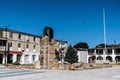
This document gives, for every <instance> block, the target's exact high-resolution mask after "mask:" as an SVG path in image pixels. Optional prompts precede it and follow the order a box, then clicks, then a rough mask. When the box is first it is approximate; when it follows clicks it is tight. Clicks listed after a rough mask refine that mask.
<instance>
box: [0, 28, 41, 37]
mask: <svg viewBox="0 0 120 80" xmlns="http://www.w3.org/2000/svg"><path fill="white" fill-rule="evenodd" d="M0 30H3V31H9V32H13V33H19V34H24V35H29V36H35V37H39V38H41V37H42V36H38V35H34V34H30V33H26V32H20V31H16V30H11V29H7V28H1V27H0Z"/></svg>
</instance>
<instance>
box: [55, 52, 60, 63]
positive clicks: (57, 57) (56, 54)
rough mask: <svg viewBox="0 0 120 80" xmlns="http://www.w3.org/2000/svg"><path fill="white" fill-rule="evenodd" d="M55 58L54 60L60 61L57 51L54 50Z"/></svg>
mask: <svg viewBox="0 0 120 80" xmlns="http://www.w3.org/2000/svg"><path fill="white" fill-rule="evenodd" d="M55 56H56V59H57V60H58V61H60V55H59V52H58V51H57V50H55Z"/></svg>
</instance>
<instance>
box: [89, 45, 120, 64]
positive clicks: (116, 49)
mask: <svg viewBox="0 0 120 80" xmlns="http://www.w3.org/2000/svg"><path fill="white" fill-rule="evenodd" d="M87 60H88V61H87V62H88V63H91V62H93V61H95V62H97V63H99V62H111V63H117V62H120V45H111V46H109V47H107V48H106V52H105V49H104V47H98V48H93V49H89V50H88V55H87Z"/></svg>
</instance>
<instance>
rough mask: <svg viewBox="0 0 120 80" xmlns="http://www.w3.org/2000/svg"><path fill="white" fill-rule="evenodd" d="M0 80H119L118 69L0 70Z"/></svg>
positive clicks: (119, 71)
mask: <svg viewBox="0 0 120 80" xmlns="http://www.w3.org/2000/svg"><path fill="white" fill-rule="evenodd" d="M0 80H120V67H114V68H104V69H92V70H79V71H50V70H47V71H45V70H18V69H6V68H0Z"/></svg>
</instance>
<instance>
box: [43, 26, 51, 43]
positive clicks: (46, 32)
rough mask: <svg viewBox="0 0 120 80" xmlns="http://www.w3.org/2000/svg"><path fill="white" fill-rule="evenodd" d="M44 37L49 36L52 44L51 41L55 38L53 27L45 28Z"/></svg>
mask: <svg viewBox="0 0 120 80" xmlns="http://www.w3.org/2000/svg"><path fill="white" fill-rule="evenodd" d="M43 36H48V38H49V42H51V39H52V38H53V29H52V28H51V27H48V26H47V27H45V28H44V31H43Z"/></svg>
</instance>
